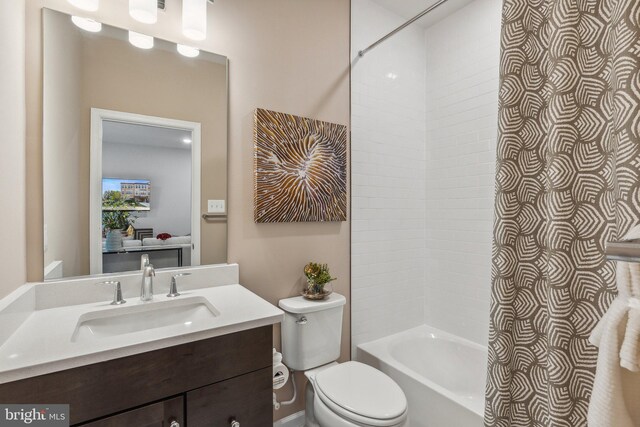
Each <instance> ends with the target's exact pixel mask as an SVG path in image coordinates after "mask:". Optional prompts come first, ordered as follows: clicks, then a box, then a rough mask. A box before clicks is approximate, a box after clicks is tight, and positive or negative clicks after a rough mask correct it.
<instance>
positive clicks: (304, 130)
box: [254, 108, 347, 222]
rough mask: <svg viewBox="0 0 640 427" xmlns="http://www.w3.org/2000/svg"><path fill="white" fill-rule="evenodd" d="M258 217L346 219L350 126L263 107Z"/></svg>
mask: <svg viewBox="0 0 640 427" xmlns="http://www.w3.org/2000/svg"><path fill="white" fill-rule="evenodd" d="M254 144H255V195H254V201H255V221H256V222H304V221H346V219H347V127H346V126H344V125H338V124H334V123H328V122H322V121H319V120H312V119H307V118H305V117H299V116H294V115H291V114H285V113H277V112H275V111H269V110H263V109H261V108H258V109H257V110H256V114H255V130H254Z"/></svg>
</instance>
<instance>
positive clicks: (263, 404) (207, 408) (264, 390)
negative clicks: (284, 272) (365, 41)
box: [0, 326, 273, 427]
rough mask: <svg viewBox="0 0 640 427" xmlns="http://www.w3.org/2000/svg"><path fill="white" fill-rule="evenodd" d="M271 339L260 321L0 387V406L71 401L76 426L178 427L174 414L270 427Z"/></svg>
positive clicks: (211, 422) (187, 421)
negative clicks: (240, 328)
mask: <svg viewBox="0 0 640 427" xmlns="http://www.w3.org/2000/svg"><path fill="white" fill-rule="evenodd" d="M272 336H273V335H272V326H263V327H260V328H255V329H250V330H247V331H241V332H236V333H233V334H228V335H222V336H219V337H215V338H209V339H205V340H201V341H194V342H190V343H186V344H181V345H177V346H173V347H167V348H163V349H160V350H155V351H149V352H146V353H140V354H136V355H133V356H128V357H123V358H119V359H114V360H109V361H106V362H101V363H95V364H92V365H85V366H80V367H77V368H73V369H68V370H64V371H59V372H54V373H51V374H47V375H41V376H37V377H32V378H27V379H24V380H19V381H14V382H10V383H5V384H0V403H66V404H69V406H70V418H71V425H77V426H81V425H82V426H91V427H111V426H114V427H115V426H118V427H128V426H131V427H144V426H149V427H151V426H162V427H177V426H175V425H174V426H171V422H170V421H168V419H167V418H166V417H168V416H176V417H177V415H172V413H176V414H178V413H179V415H180V417H182V418H181V419H182V422H180V421H178V420H177V422H178V423H179V424H180V427H184V426H185V425H188V426H194V427H196V426H207V427H211V426H214V427H218V426H220V427H226V426H229V425H231V422H230V421H228V419H229V418H230V417H237V419H238V421H239V422H240V423H241V425H243V426H247V425H249V426H259V427H262V426H269V425H272V424H273V415H272V414H273V412H272V406H271V405H272V395H271V375H272V368H271V366H272ZM176 399H177V400H176ZM177 402H180V404H178V403H177ZM178 406H181V407H182V409H181V410H180V411H178ZM185 408H186V412H185ZM190 411H193V414H192V413H191V412H190ZM241 419H242V420H245V422H244V423H242V421H240V420H241ZM145 423H148V424H145Z"/></svg>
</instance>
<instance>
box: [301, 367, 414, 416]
mask: <svg viewBox="0 0 640 427" xmlns="http://www.w3.org/2000/svg"><path fill="white" fill-rule="evenodd" d="M313 382H314V385H315V387H314V388H315V392H316V396H317V398H319V399H320V401H321V402H322V403H323V404H324V405H325V406H327V407H328V408H329V409H330V410H331V411H332V412H334V413H335V414H337V415H339V416H341V417H343V418H345V419H346V420H350V421H353V422H356V423H360V424H364V425H367V426H375V427H389V426H395V425H398V424H400V423H402V421H404V419H405V418H406V416H407V399H406V397H405V395H404V393H403V392H402V389H400V387H399V386H398V385H397V384H396V383H395V382H394V381H393V380H392V379H391V378H389V377H388V376H387V375H385V374H384V373H382V372H380V371H378V370H377V369H374V368H372V367H370V366H368V365H365V364H363V363H359V362H345V363H342V364H339V365H335V366H332V367H331V368H328V369H324V370H323V371H321V372H319V373H318V374H317V375H315V377H314V381H313Z"/></svg>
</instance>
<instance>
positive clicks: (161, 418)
mask: <svg viewBox="0 0 640 427" xmlns="http://www.w3.org/2000/svg"><path fill="white" fill-rule="evenodd" d="M183 412H184V399H183V398H182V396H180V397H175V398H173V399H167V400H164V401H162V402H158V403H153V404H151V405H147V406H143V407H141V408H137V409H132V410H131V411H127V412H123V413H122V414H118V415H113V416H111V417H107V418H103V419H101V420H98V421H93V422H91V423H87V424H82V427H124V426H136V427H182V426H184V413H183Z"/></svg>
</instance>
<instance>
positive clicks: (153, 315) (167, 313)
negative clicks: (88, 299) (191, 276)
mask: <svg viewBox="0 0 640 427" xmlns="http://www.w3.org/2000/svg"><path fill="white" fill-rule="evenodd" d="M219 315H220V312H219V311H218V310H216V308H215V307H213V306H212V305H211V304H210V303H209V301H208V300H207V299H206V298H203V297H178V298H176V299H175V300H169V301H160V302H147V303H144V304H137V305H132V306H129V304H126V305H124V306H120V307H115V308H109V309H106V310H99V311H91V312H88V313H85V314H83V315H81V316H80V318H79V319H78V323H77V325H76V328H75V331H74V332H73V335H72V336H71V341H72V342H87V341H94V340H98V339H102V338H108V337H113V336H118V335H125V334H132V333H136V332H141V331H146V330H150V329H157V328H171V329H173V330H175V332H177V333H186V332H189V331H192V330H196V329H198V328H199V327H200V326H202V325H203V324H206V323H207V322H209V323H210V322H211V320H212V319H213V318H214V317H216V316H219Z"/></svg>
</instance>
